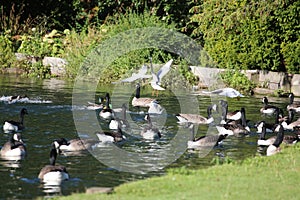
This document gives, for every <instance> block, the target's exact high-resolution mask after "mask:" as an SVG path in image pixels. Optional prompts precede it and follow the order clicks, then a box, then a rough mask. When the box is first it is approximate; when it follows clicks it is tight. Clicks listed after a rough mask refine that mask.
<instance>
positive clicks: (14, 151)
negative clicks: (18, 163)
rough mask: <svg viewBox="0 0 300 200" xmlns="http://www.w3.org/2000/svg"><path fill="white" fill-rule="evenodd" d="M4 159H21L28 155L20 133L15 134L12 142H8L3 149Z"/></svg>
mask: <svg viewBox="0 0 300 200" xmlns="http://www.w3.org/2000/svg"><path fill="white" fill-rule="evenodd" d="M0 154H1V156H2V157H21V156H25V155H26V147H25V144H24V142H23V140H22V138H21V134H20V133H14V134H13V135H12V137H11V139H10V141H8V142H6V143H5V144H4V145H3V147H2V149H1V153H0Z"/></svg>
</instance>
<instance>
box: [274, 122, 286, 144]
mask: <svg viewBox="0 0 300 200" xmlns="http://www.w3.org/2000/svg"><path fill="white" fill-rule="evenodd" d="M279 126H280V128H279V132H278V133H277V137H276V140H275V142H274V143H273V145H274V146H275V147H279V145H280V144H281V143H282V141H283V137H284V133H283V127H282V125H279Z"/></svg>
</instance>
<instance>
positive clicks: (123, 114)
mask: <svg viewBox="0 0 300 200" xmlns="http://www.w3.org/2000/svg"><path fill="white" fill-rule="evenodd" d="M126 109H127V106H126V104H125V103H124V104H123V105H122V110H121V118H119V117H116V116H115V117H112V119H111V120H110V123H109V129H112V130H116V129H118V123H120V124H121V127H122V128H129V127H130V125H129V123H128V121H127V120H126Z"/></svg>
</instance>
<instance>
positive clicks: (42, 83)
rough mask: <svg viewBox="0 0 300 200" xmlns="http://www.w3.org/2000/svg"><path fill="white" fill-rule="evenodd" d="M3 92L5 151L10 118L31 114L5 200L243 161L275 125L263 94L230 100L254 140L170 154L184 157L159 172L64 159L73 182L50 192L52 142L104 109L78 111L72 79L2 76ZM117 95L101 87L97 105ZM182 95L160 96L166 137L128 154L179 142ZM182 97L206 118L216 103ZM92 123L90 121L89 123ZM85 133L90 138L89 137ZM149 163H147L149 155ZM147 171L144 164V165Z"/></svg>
mask: <svg viewBox="0 0 300 200" xmlns="http://www.w3.org/2000/svg"><path fill="white" fill-rule="evenodd" d="M0 91H1V93H0V111H1V115H0V122H1V130H0V132H1V135H0V146H1V147H2V145H3V144H4V143H5V142H6V141H8V140H9V138H10V137H11V134H9V133H4V132H3V130H2V124H3V122H4V120H6V119H16V120H17V119H18V118H19V117H18V116H19V112H20V110H21V109H22V108H23V107H25V108H27V110H28V113H29V114H28V115H27V116H25V126H26V128H25V130H23V131H22V137H23V140H24V142H25V143H26V147H27V151H28V155H27V156H26V157H25V158H24V159H22V160H19V161H7V160H4V159H2V158H0V171H1V180H0V184H1V185H2V186H1V188H0V199H3V198H6V199H7V198H14V199H32V198H36V197H39V196H52V195H68V194H71V193H75V192H84V191H85V189H86V188H88V187H93V186H100V187H113V186H117V185H120V184H121V183H125V182H129V181H133V180H139V179H144V178H147V177H151V176H157V175H163V174H164V173H166V169H168V168H173V167H182V166H186V167H187V168H193V169H196V168H205V167H208V166H211V165H213V162H212V161H213V160H215V159H216V158H219V159H221V160H222V159H223V158H224V157H228V158H230V159H232V160H243V159H245V158H248V157H252V156H254V155H256V154H257V146H256V140H257V138H258V135H257V134H256V132H255V128H254V127H253V124H254V123H255V122H256V121H258V120H260V119H266V120H267V121H273V118H272V117H265V116H262V115H261V114H260V113H259V109H260V107H261V106H262V103H261V97H262V96H252V97H245V98H241V99H240V100H239V101H237V100H236V99H227V101H228V104H229V110H230V111H233V110H236V109H240V108H241V107H242V106H243V107H245V108H246V116H247V119H249V120H251V122H250V124H251V125H252V127H251V130H252V133H251V134H250V136H249V137H241V138H237V137H229V138H227V139H226V140H224V142H223V144H222V145H221V146H218V147H215V148H213V149H210V150H209V151H208V152H206V153H205V154H203V153H202V152H201V151H192V150H185V149H184V150H183V151H182V152H180V151H181V150H178V151H176V152H173V153H172V152H171V153H170V152H168V154H169V155H167V157H172V156H173V157H175V158H177V157H178V159H177V160H175V161H174V162H172V163H170V164H169V165H167V166H165V167H161V169H159V170H157V168H154V169H156V170H155V171H153V172H148V173H132V172H128V171H127V170H124V171H118V170H116V169H114V168H112V167H111V166H106V165H105V164H103V163H102V162H101V161H99V159H97V158H95V157H94V156H93V155H92V154H91V153H90V152H89V151H86V152H81V153H78V154H71V155H66V154H64V155H60V156H59V157H58V158H57V163H59V164H61V165H64V166H66V168H67V169H68V172H69V174H70V177H71V178H70V180H68V181H65V182H63V183H62V185H61V186H58V187H52V188H47V187H45V186H44V185H43V184H42V183H40V181H39V179H38V178H37V176H38V173H39V171H40V169H41V168H42V167H43V166H44V165H46V164H48V162H49V151H50V147H51V142H52V141H53V140H54V139H57V138H61V137H64V138H67V139H72V138H76V137H78V134H77V127H76V126H75V123H74V117H73V112H74V111H76V112H80V113H81V114H84V113H90V114H91V113H92V115H94V116H97V114H98V112H99V111H94V110H88V109H86V107H85V106H86V105H87V104H86V105H82V106H78V105H77V106H76V107H72V95H73V83H72V82H68V81H63V80H58V79H50V80H36V79H28V78H21V77H16V76H12V75H10V76H8V75H0ZM83 91H84V90H83ZM112 91H113V86H99V87H98V88H97V91H96V97H95V98H94V102H97V100H96V99H98V97H99V96H104V95H105V93H106V92H110V93H111V92H112ZM19 94H20V95H24V94H26V95H27V96H28V97H29V100H26V101H23V102H22V101H21V102H15V103H14V102H11V103H10V102H8V101H7V98H8V97H9V96H12V95H19ZM131 94H132V96H133V95H134V86H132V87H131ZM178 95H179V96H180V94H177V95H176V96H174V93H172V92H167V91H166V92H163V93H161V94H160V95H159V97H158V99H159V101H160V103H161V105H162V106H163V107H164V108H165V109H166V111H167V115H166V117H165V118H163V119H160V118H156V117H154V119H153V121H154V123H157V124H160V123H161V124H162V126H160V128H161V129H162V135H163V136H162V138H161V140H159V141H151V142H149V141H145V140H142V139H140V138H138V137H134V139H133V140H132V141H130V137H129V141H128V142H125V143H124V144H122V145H120V146H119V148H121V149H124V150H125V151H128V152H150V151H154V152H155V151H156V149H159V150H161V149H164V146H168V144H169V141H170V140H172V139H173V138H175V135H176V133H177V132H178V130H179V129H180V125H179V124H178V123H177V120H176V118H175V116H174V114H176V113H178V112H180V110H181V108H180V107H179V106H178V98H177V97H178ZM142 96H151V89H150V87H145V88H144V87H143V88H142ZM82 98H83V101H84V102H85V101H86V100H85V97H84V92H83V93H82ZM127 98H128V97H127ZM180 98H182V100H183V101H185V100H186V102H188V107H189V108H190V109H191V110H195V106H197V107H199V110H200V113H201V114H203V115H206V107H207V106H208V105H209V104H211V98H210V97H209V96H202V95H200V96H196V95H182V96H181V97H180ZM193 99H196V101H199V105H198V103H197V102H194V103H193V102H190V101H194V100H193ZM87 100H88V99H87ZM269 101H270V102H272V103H273V104H274V105H277V106H279V107H280V108H283V109H284V110H285V108H286V105H287V104H288V99H287V98H269ZM121 103H122V102H121V101H120V100H118V99H116V98H115V99H114V98H112V104H113V106H114V105H116V106H115V107H118V106H120V105H121ZM127 103H128V102H127ZM129 110H131V111H134V113H131V114H130V113H129V114H128V115H129V116H130V117H131V119H132V121H133V122H134V123H136V124H137V127H138V128H139V127H140V126H143V124H145V121H144V114H137V111H136V110H135V109H133V108H131V106H129ZM140 111H147V110H144V109H141V110H139V112H140ZM88 116H90V115H88ZM86 120H87V121H88V120H89V119H86ZM98 120H99V124H100V125H101V127H102V129H105V128H106V127H107V122H106V121H103V120H101V119H98ZM138 128H136V129H138ZM207 130H208V126H206V125H201V126H199V130H198V134H197V135H198V136H200V135H204V134H205V133H206V132H207ZM136 131H139V130H136ZM81 134H83V135H84V133H81ZM86 136H88V135H86ZM188 138H189V137H188ZM177 145H179V146H180V145H183V146H184V145H186V141H183V142H182V144H177ZM102 148H103V147H102ZM179 149H182V148H179ZM169 150H170V149H169ZM157 152H159V151H157ZM160 153H161V151H160ZM174 154H177V155H174ZM133 155H135V154H133ZM154 155H156V154H154ZM105 156H106V160H112V159H115V157H114V156H115V155H110V154H109V153H106V154H105ZM157 157H160V156H157ZM162 157H164V156H162ZM143 159H145V160H147V157H145V158H143ZM149 159H150V158H149ZM133 160H134V159H133ZM157 162H160V160H159V159H158V160H157ZM151 163H153V162H149V163H146V164H148V165H151ZM126 164H127V165H136V167H137V168H138V167H139V163H135V162H134V161H131V160H127V163H126ZM126 164H125V165H126ZM153 165H155V164H153ZM141 167H143V166H142V165H141ZM133 169H134V168H133ZM150 169H151V168H150ZM142 171H143V170H142Z"/></svg>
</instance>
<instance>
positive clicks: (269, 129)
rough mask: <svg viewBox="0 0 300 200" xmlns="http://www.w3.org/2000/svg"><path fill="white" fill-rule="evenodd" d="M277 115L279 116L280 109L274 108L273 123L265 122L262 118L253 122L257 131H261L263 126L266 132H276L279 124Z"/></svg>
mask: <svg viewBox="0 0 300 200" xmlns="http://www.w3.org/2000/svg"><path fill="white" fill-rule="evenodd" d="M279 116H280V109H279V108H276V111H275V122H274V123H267V122H265V121H264V120H262V121H259V122H257V123H256V124H255V127H256V128H257V133H262V128H263V126H264V127H265V128H266V132H267V133H272V132H274V131H275V132H278V130H279V126H277V124H279Z"/></svg>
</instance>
